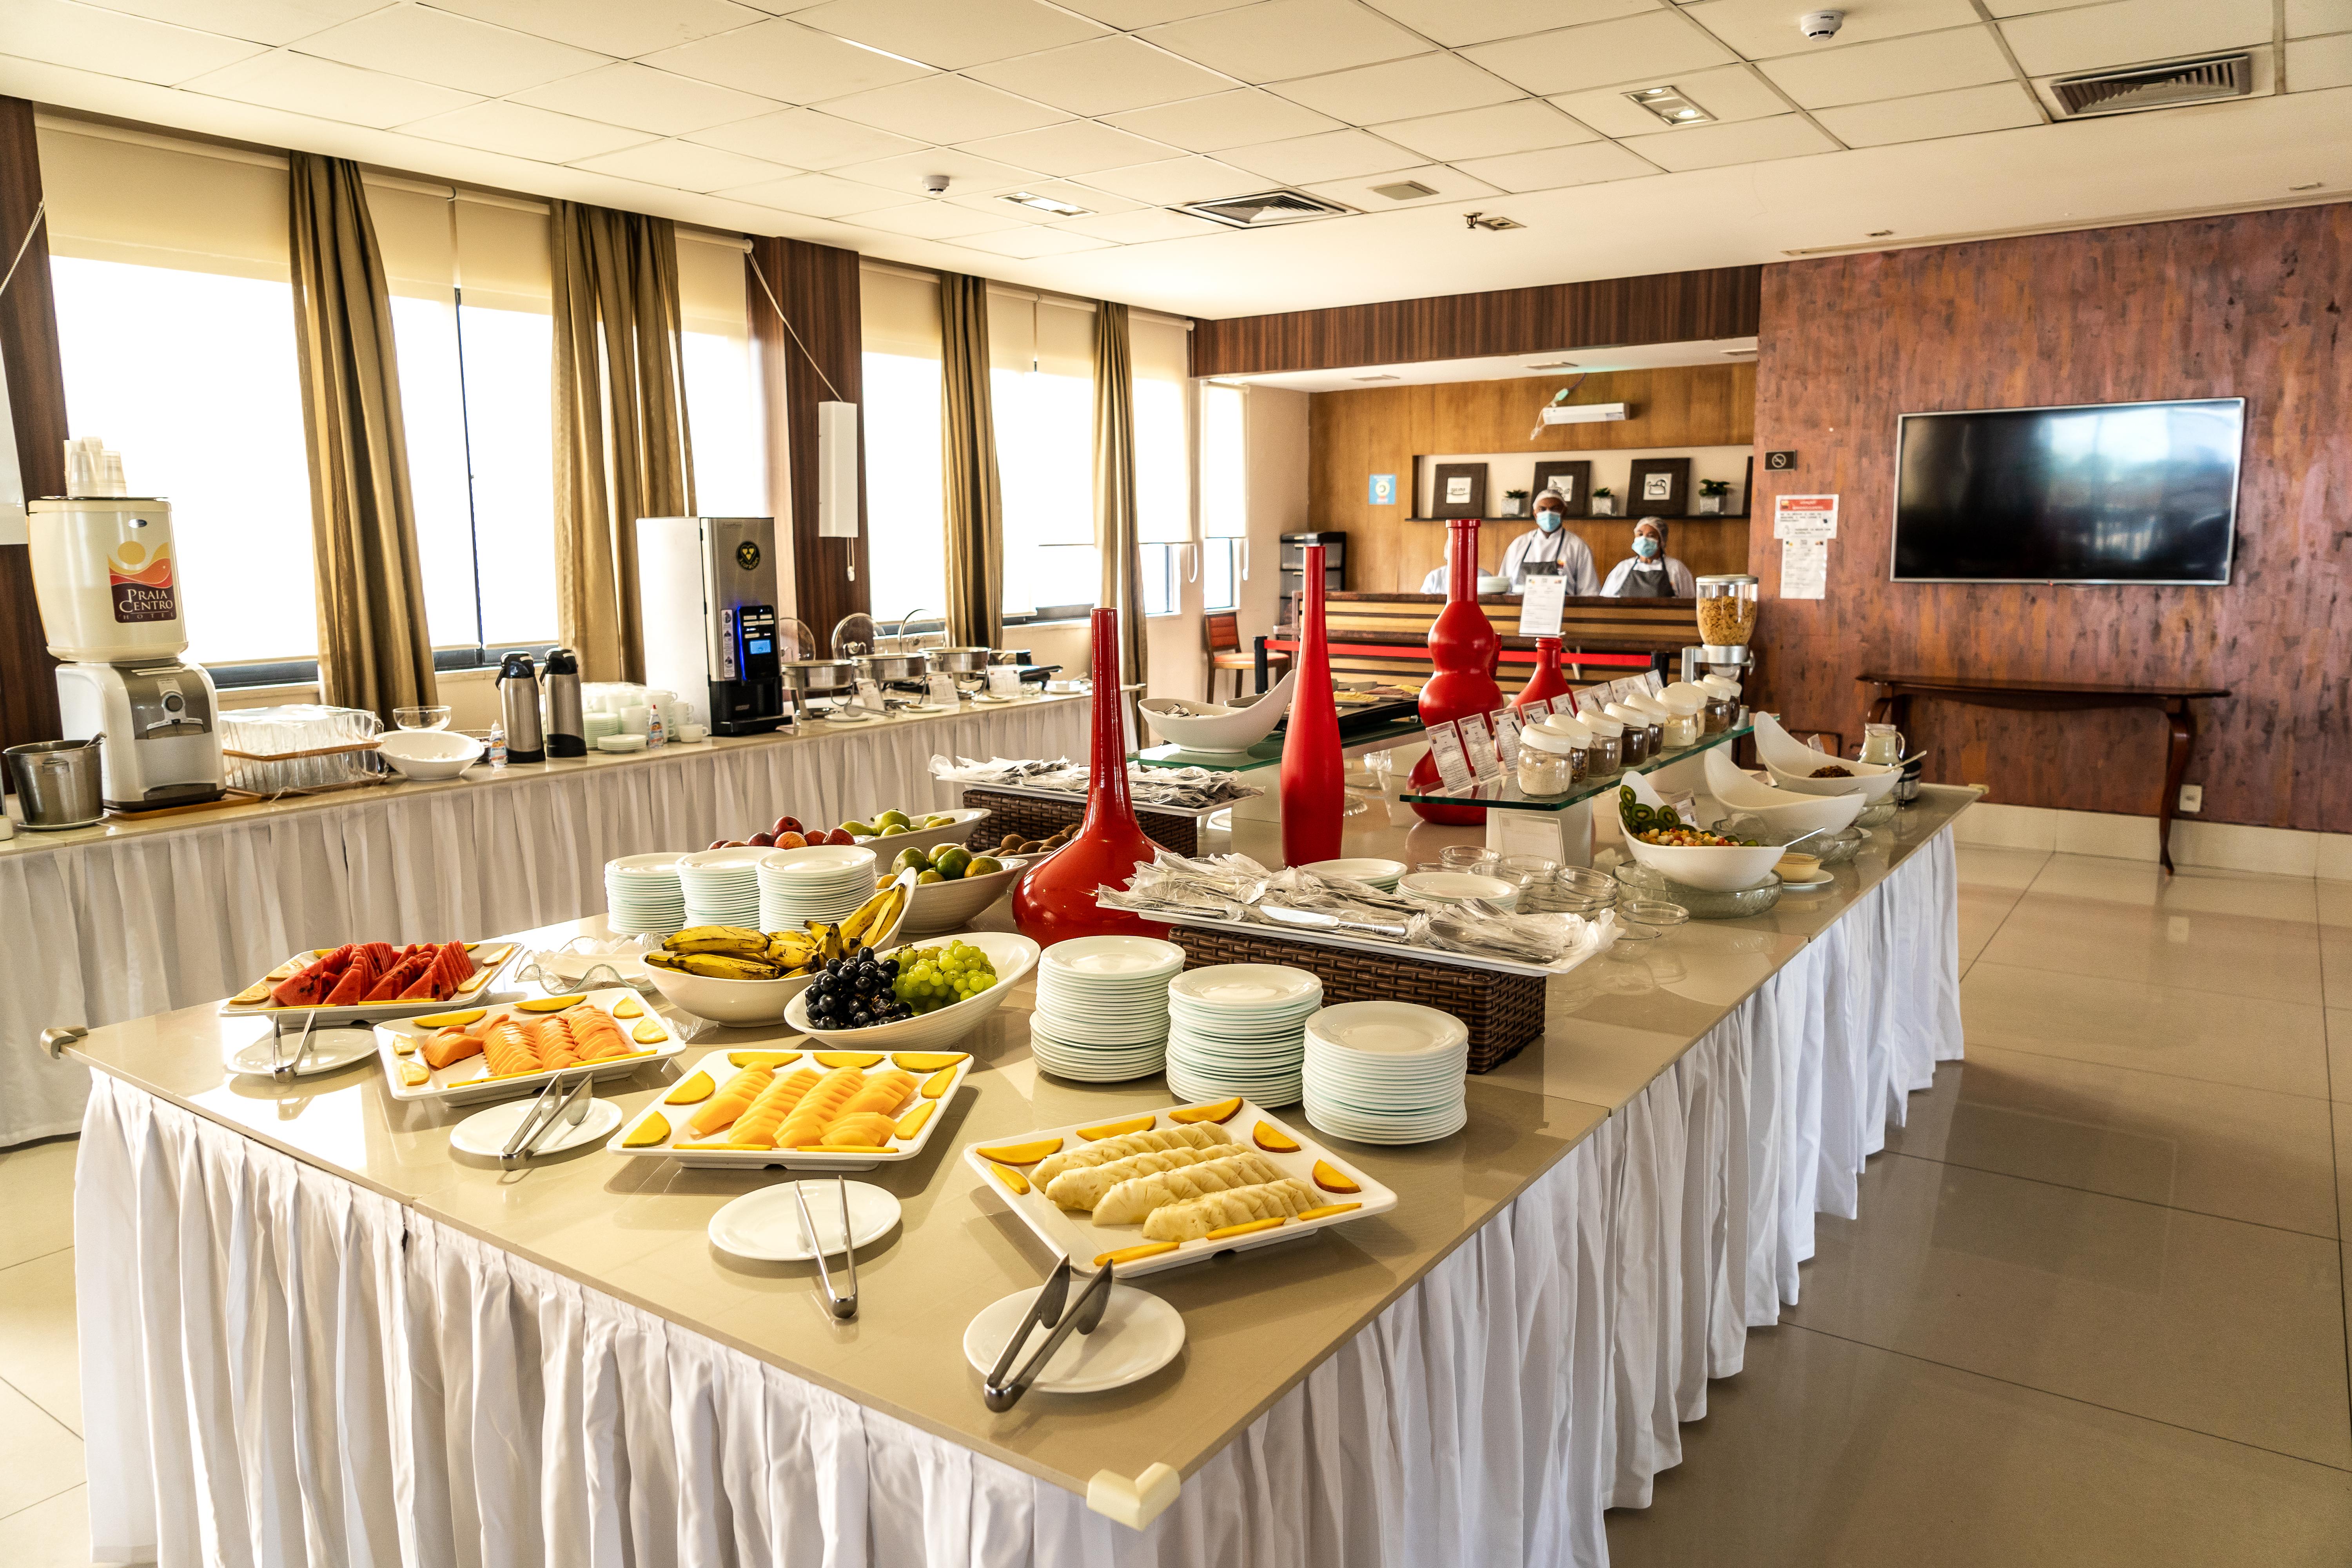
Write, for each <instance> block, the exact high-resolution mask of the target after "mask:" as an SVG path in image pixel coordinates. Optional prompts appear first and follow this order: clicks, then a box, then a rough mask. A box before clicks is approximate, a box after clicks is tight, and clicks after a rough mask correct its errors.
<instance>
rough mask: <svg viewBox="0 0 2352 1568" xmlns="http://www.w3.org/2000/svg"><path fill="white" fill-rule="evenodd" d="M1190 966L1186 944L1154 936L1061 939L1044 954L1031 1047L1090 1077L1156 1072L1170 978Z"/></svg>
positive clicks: (1055, 1069)
mask: <svg viewBox="0 0 2352 1568" xmlns="http://www.w3.org/2000/svg"><path fill="white" fill-rule="evenodd" d="M1183 967H1184V950H1183V949H1182V948H1181V947H1178V946H1177V945H1176V944H1175V943H1174V942H1159V941H1155V940H1154V939H1152V938H1150V937H1148V936H1087V937H1079V938H1076V940H1074V941H1070V942H1055V944H1054V945H1053V946H1051V947H1049V948H1047V949H1046V950H1045V954H1044V955H1043V956H1042V957H1040V958H1039V959H1038V961H1037V1011H1036V1012H1035V1014H1034V1015H1033V1016H1031V1018H1030V1020H1029V1052H1030V1054H1031V1055H1032V1056H1034V1057H1035V1058H1037V1065H1038V1066H1039V1067H1041V1068H1045V1070H1046V1071H1047V1072H1050V1073H1053V1074H1054V1075H1055V1076H1056V1077H1059V1078H1072V1079H1080V1080H1082V1081H1084V1082H1087V1083H1123V1082H1125V1081H1126V1080H1127V1079H1132V1078H1150V1076H1151V1075H1152V1074H1154V1073H1156V1072H1158V1071H1159V1070H1160V1066H1161V1064H1162V1061H1163V1059H1164V1058H1165V1057H1166V1055H1167V1050H1168V983H1169V982H1170V981H1171V980H1172V979H1174V978H1175V977H1176V975H1177V974H1178V973H1180V972H1181V970H1182V969H1183Z"/></svg>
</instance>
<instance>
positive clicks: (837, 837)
mask: <svg viewBox="0 0 2352 1568" xmlns="http://www.w3.org/2000/svg"><path fill="white" fill-rule="evenodd" d="M824 841H825V842H826V843H827V844H855V843H856V842H857V840H856V839H855V838H852V837H850V836H849V835H848V834H846V833H844V832H843V831H842V830H841V829H840V828H838V827H836V828H835V829H834V830H833V831H832V832H830V833H828V834H826V835H825V836H824Z"/></svg>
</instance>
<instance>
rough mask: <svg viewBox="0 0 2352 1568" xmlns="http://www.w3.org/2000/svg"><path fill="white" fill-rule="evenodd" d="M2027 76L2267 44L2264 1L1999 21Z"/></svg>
mask: <svg viewBox="0 0 2352 1568" xmlns="http://www.w3.org/2000/svg"><path fill="white" fill-rule="evenodd" d="M2000 31H2001V36H2002V37H2006V38H2007V39H2008V40H2009V47H2011V49H2012V50H2014V51H2015V52H2016V55H2017V63H2018V64H2019V65H2020V66H2021V67H2022V68H2024V70H2025V73H2026V74H2027V75H2028V76H2048V75H2051V74H2052V73H2053V72H2057V71H2086V70H2096V69H2099V68H2102V67H2105V66H2120V65H2132V64H2136V63H2137V62H2138V61H2141V60H2160V59H2168V58H2172V57H2173V56H2175V55H2194V54H2202V53H2204V52H2206V51H2208V50H2210V49H2234V48H2241V47H2245V46H2246V45H2249V44H2267V43H2269V42H2270V41H2271V0H2112V3H2111V4H2108V5H2084V6H2082V7H2080V8H2078V9H2074V10H2066V11H2047V12H2043V13H2042V14H2041V15H2040V16H2017V17H2012V18H2011V19H2010V20H2009V21H2006V22H2003V23H2001V24H2000Z"/></svg>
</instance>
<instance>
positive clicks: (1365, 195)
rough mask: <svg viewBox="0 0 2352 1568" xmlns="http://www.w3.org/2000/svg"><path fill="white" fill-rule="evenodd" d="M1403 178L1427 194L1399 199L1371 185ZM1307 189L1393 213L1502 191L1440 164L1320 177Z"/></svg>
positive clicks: (1372, 210) (1330, 198) (1362, 208)
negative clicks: (1351, 177)
mask: <svg viewBox="0 0 2352 1568" xmlns="http://www.w3.org/2000/svg"><path fill="white" fill-rule="evenodd" d="M1402 180H1411V181H1412V182H1413V183H1414V184H1419V185H1426V186H1428V187H1429V195H1425V196H1408V197H1407V198H1405V199H1404V200H1403V201H1399V200H1397V199H1396V198H1395V197H1394V196H1384V195H1381V194H1380V193H1379V192H1378V191H1375V190H1373V189H1372V187H1373V186H1374V185H1392V184H1397V183H1398V182H1399V181H1402ZM1306 189H1307V195H1310V196H1321V197H1322V198H1323V199H1324V200H1326V201H1332V202H1339V203H1340V204H1341V205H1346V206H1351V207H1355V208H1358V209H1359V210H1360V211H1363V212H1368V213H1384V212H1393V211H1395V210H1396V209H1397V208H1399V207H1418V206H1427V205H1432V204H1434V203H1439V202H1458V201H1465V200H1467V199H1469V198H1471V197H1474V196H1493V195H1501V194H1502V193H1501V192H1500V191H1498V190H1496V188H1495V187H1494V186H1493V185H1490V184H1487V183H1486V181H1484V180H1476V179H1473V178H1471V177H1470V176H1469V175H1467V174H1464V173H1463V172H1462V171H1461V170H1459V169H1449V168H1447V167H1446V166H1445V165H1444V164H1443V163H1422V164H1418V165H1416V166H1414V167H1412V168H1410V169H1391V170H1389V171H1388V172H1387V173H1386V174H1370V175H1367V176H1365V177H1364V178H1362V179H1356V180H1323V181H1318V182H1317V183H1316V184H1311V185H1308V186H1307V188H1306Z"/></svg>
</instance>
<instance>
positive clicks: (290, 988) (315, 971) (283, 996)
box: [269, 958, 337, 1007]
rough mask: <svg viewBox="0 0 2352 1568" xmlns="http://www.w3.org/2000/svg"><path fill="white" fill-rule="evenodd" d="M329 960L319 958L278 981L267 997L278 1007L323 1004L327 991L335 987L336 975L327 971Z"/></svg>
mask: <svg viewBox="0 0 2352 1568" xmlns="http://www.w3.org/2000/svg"><path fill="white" fill-rule="evenodd" d="M329 962H330V961H329V960H327V959H323V958H322V959H320V960H319V961H318V962H317V963H313V964H311V965H310V967H309V968H307V969H304V970H302V971H301V972H300V973H298V974H295V975H293V976H292V977H290V978H289V979H286V980H281V981H279V982H278V984H276V985H275V986H273V987H272V988H271V989H270V993H269V999H270V1001H272V1002H274V1003H276V1004H277V1005H278V1006H280V1007H317V1006H320V1005H324V1004H325V1002H326V1000H327V995H328V993H330V992H331V991H332V990H334V988H335V981H336V978H337V977H336V976H335V975H334V974H332V973H329V971H328V968H327V965H328V963H329Z"/></svg>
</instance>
